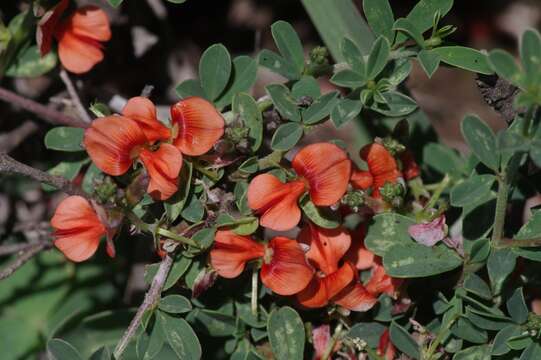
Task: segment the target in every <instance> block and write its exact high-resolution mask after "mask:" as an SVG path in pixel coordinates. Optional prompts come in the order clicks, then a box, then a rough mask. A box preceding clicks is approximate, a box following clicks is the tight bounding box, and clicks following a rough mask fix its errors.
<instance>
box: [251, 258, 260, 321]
mask: <svg viewBox="0 0 541 360" xmlns="http://www.w3.org/2000/svg"><path fill="white" fill-rule="evenodd" d="M257 275H258V269H257V267H255V266H254V268H253V269H252V296H251V299H250V300H251V305H252V315H254V316H255V317H256V318H257V295H258V293H259V291H258V279H257Z"/></svg>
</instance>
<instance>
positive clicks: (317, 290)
mask: <svg viewBox="0 0 541 360" xmlns="http://www.w3.org/2000/svg"><path fill="white" fill-rule="evenodd" d="M354 277H355V273H354V269H353V266H351V265H350V264H349V263H344V264H343V265H342V267H340V268H339V269H338V270H337V271H335V272H334V273H332V274H329V275H326V276H323V277H320V276H318V275H316V276H314V277H313V279H312V281H311V282H310V284H309V285H308V286H307V287H306V288H305V289H304V290H303V291H301V292H300V293H298V294H297V300H298V301H299V303H300V304H301V305H302V306H304V307H307V308H319V307H323V306H325V305H327V304H328V303H329V302H330V301H331V298H333V297H334V296H336V295H337V294H338V293H340V291H342V290H343V289H344V288H345V287H346V286H347V285H348V284H349V283H351V281H352V280H353V279H354Z"/></svg>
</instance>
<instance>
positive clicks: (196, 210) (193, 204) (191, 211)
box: [180, 194, 205, 223]
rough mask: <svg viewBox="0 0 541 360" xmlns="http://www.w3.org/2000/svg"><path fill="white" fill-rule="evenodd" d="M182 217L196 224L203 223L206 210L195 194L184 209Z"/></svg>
mask: <svg viewBox="0 0 541 360" xmlns="http://www.w3.org/2000/svg"><path fill="white" fill-rule="evenodd" d="M180 215H181V216H182V218H183V219H184V220H187V221H189V222H191V223H196V222H199V221H201V220H202V219H203V217H204V216H205V208H204V207H203V204H202V203H201V200H199V198H198V197H197V196H196V195H195V194H192V196H190V201H189V202H188V204H187V205H186V206H185V207H184V209H182V212H181V213H180Z"/></svg>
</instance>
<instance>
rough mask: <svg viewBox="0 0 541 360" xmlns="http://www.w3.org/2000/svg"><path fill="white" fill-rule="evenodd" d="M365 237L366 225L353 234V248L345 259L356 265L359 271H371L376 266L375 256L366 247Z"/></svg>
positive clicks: (351, 247) (362, 225)
mask: <svg viewBox="0 0 541 360" xmlns="http://www.w3.org/2000/svg"><path fill="white" fill-rule="evenodd" d="M365 236H366V225H365V224H361V225H360V226H359V228H358V229H357V230H356V231H355V232H353V233H352V236H351V239H352V241H351V246H350V248H349V250H348V252H347V253H346V256H345V258H344V259H345V260H347V261H349V262H350V263H352V264H353V265H355V267H356V268H357V269H358V270H366V269H370V268H371V267H372V266H373V265H374V254H373V253H372V252H371V251H370V250H368V249H367V248H366V247H365V246H364V238H365Z"/></svg>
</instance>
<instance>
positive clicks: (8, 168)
mask: <svg viewBox="0 0 541 360" xmlns="http://www.w3.org/2000/svg"><path fill="white" fill-rule="evenodd" d="M0 173H6V174H17V175H24V176H27V177H30V178H32V179H34V180H36V181H39V182H42V183H45V184H48V185H51V186H53V187H55V188H57V189H59V190H61V191H63V192H65V193H67V194H70V195H79V196H83V197H84V196H86V195H85V193H84V192H83V191H82V190H81V189H80V188H78V187H77V186H75V185H73V183H72V182H71V181H69V180H67V179H65V178H63V177H61V176H54V175H51V174H48V173H46V172H43V171H41V170H38V169H34V168H33V167H30V166H28V165H25V164H23V163H20V162H18V161H17V160H15V159H13V158H12V157H10V156H9V155H7V154H5V153H0Z"/></svg>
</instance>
